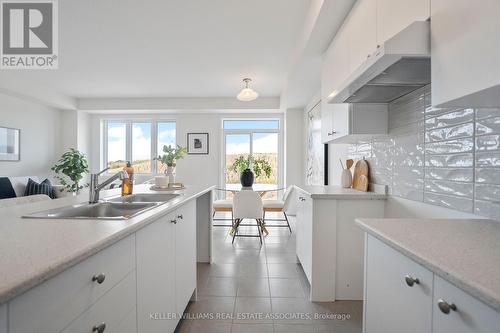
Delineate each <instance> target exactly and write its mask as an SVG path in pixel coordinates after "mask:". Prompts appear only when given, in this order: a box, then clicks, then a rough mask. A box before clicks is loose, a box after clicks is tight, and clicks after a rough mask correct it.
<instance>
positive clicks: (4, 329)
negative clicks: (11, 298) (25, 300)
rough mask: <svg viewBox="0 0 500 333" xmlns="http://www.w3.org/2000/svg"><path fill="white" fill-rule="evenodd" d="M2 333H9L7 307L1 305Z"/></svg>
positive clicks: (0, 330) (0, 323)
mask: <svg viewBox="0 0 500 333" xmlns="http://www.w3.org/2000/svg"><path fill="white" fill-rule="evenodd" d="M0 333H7V305H5V304H4V305H0Z"/></svg>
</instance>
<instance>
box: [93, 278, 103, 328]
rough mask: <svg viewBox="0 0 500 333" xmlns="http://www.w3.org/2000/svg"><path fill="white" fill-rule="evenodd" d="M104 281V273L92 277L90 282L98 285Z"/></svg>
mask: <svg viewBox="0 0 500 333" xmlns="http://www.w3.org/2000/svg"><path fill="white" fill-rule="evenodd" d="M104 280H106V275H104V273H99V274H96V275H94V276H93V277H92V281H93V282H97V283H99V284H101V283H103V282H104ZM104 326H106V325H104Z"/></svg>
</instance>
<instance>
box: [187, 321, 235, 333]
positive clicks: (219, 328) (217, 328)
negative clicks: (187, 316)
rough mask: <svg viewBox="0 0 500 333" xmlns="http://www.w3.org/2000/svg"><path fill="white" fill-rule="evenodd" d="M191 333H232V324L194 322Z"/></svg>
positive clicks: (190, 329) (190, 328)
mask: <svg viewBox="0 0 500 333" xmlns="http://www.w3.org/2000/svg"><path fill="white" fill-rule="evenodd" d="M188 332H189V333H231V323H225V322H219V321H209V320H193V321H192V323H191V325H190V327H189V331H188Z"/></svg>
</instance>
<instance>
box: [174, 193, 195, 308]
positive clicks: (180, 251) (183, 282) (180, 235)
mask: <svg viewBox="0 0 500 333" xmlns="http://www.w3.org/2000/svg"><path fill="white" fill-rule="evenodd" d="M195 211H196V208H195V202H194V201H190V202H189V203H187V204H185V205H183V206H182V207H181V208H179V209H178V210H177V211H176V212H175V214H174V215H175V216H174V219H175V220H176V221H177V222H176V224H175V298H176V311H177V313H183V312H184V309H185V308H186V305H187V304H188V302H189V300H190V299H191V296H192V295H193V292H194V290H195V289H196V220H195Z"/></svg>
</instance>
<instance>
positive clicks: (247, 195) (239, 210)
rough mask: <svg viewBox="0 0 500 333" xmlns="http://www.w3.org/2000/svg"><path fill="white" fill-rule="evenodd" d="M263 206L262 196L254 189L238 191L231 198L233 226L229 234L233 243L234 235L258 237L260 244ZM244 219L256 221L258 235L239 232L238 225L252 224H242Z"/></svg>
mask: <svg viewBox="0 0 500 333" xmlns="http://www.w3.org/2000/svg"><path fill="white" fill-rule="evenodd" d="M263 213H264V208H263V205H262V198H261V197H260V195H259V194H258V193H257V192H254V191H240V192H238V193H236V194H235V196H234V198H233V226H232V228H231V234H232V235H233V241H232V242H233V243H234V239H235V238H236V237H259V239H260V243H261V244H262V229H263V224H262V217H263ZM244 219H251V220H255V221H256V222H257V225H256V226H257V230H258V232H259V233H258V235H249V234H243V235H242V234H240V233H239V230H238V228H239V227H240V226H254V224H242V222H243V220H244Z"/></svg>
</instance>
